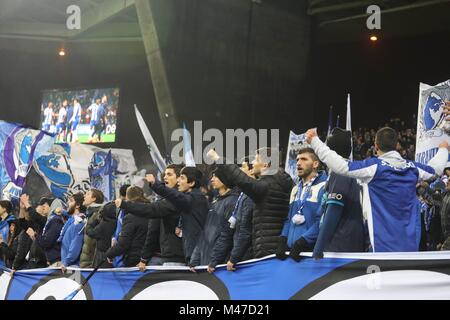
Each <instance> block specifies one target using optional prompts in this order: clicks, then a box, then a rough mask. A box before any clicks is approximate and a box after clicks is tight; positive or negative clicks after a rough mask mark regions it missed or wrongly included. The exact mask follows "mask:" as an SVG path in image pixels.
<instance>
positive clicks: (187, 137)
mask: <svg viewBox="0 0 450 320" xmlns="http://www.w3.org/2000/svg"><path fill="white" fill-rule="evenodd" d="M183 144H184V150H183V152H184V162H185V163H186V167H195V160H194V154H193V153H192V147H191V134H190V133H189V131H188V130H187V129H186V125H185V124H184V123H183Z"/></svg>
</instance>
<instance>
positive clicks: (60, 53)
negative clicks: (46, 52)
mask: <svg viewBox="0 0 450 320" xmlns="http://www.w3.org/2000/svg"><path fill="white" fill-rule="evenodd" d="M58 55H59V56H60V57H64V56H65V55H66V50H65V49H64V48H61V49H60V50H59V52H58Z"/></svg>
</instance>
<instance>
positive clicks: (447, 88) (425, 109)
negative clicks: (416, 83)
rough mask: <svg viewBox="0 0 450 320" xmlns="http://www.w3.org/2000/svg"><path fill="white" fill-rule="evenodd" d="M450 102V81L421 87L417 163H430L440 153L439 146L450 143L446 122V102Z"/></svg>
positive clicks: (448, 125)
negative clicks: (445, 141)
mask: <svg viewBox="0 0 450 320" xmlns="http://www.w3.org/2000/svg"><path fill="white" fill-rule="evenodd" d="M446 100H447V101H450V80H447V81H446V82H442V83H439V84H437V85H435V86H429V85H427V84H424V83H421V84H420V87H419V108H418V114H417V135H416V136H417V138H416V161H417V162H420V163H424V164H426V163H428V161H430V160H431V158H433V157H434V156H435V154H436V153H437V151H438V146H439V144H440V143H441V142H442V141H444V140H447V141H448V142H449V143H450V136H449V134H450V122H449V121H446V120H445V114H444V106H445V101H446ZM449 165H450V164H449Z"/></svg>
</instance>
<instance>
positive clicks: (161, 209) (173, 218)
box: [125, 164, 185, 271]
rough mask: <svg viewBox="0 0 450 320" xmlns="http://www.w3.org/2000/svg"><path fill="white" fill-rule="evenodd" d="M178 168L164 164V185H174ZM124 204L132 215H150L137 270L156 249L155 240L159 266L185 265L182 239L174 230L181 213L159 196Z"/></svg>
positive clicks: (141, 268) (178, 173)
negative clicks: (142, 201) (153, 200)
mask: <svg viewBox="0 0 450 320" xmlns="http://www.w3.org/2000/svg"><path fill="white" fill-rule="evenodd" d="M180 169H181V168H180V166H178V165H175V164H171V165H168V166H167V167H166V169H165V170H164V184H165V185H166V187H168V188H173V189H175V188H177V186H178V185H177V180H178V178H179V176H180ZM125 207H127V208H129V209H130V212H132V214H136V215H141V216H145V217H148V218H150V220H149V221H148V229H147V238H146V239H145V245H144V248H143V249H142V253H141V261H140V262H139V264H138V267H139V270H140V271H145V267H146V266H147V263H148V262H149V260H150V259H151V257H152V254H154V252H155V251H157V249H158V243H159V249H160V251H161V260H162V264H163V265H165V266H176V265H180V266H181V265H185V259H184V253H183V242H182V239H181V238H180V237H178V236H177V235H176V234H175V229H176V227H177V226H178V224H179V222H180V217H181V216H180V211H179V210H177V208H175V206H174V205H173V204H171V203H170V202H168V201H167V200H166V199H159V200H157V201H155V202H153V203H136V202H134V203H127V204H126V205H125ZM158 237H159V239H158Z"/></svg>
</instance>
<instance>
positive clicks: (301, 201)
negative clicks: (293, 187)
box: [297, 175, 318, 213]
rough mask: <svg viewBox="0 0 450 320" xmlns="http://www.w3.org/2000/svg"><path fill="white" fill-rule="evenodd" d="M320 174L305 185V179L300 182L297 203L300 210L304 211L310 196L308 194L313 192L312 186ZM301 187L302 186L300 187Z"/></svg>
mask: <svg viewBox="0 0 450 320" xmlns="http://www.w3.org/2000/svg"><path fill="white" fill-rule="evenodd" d="M317 177H318V175H316V176H315V177H314V178H312V179H311V180H310V181H309V182H308V183H307V184H306V185H305V186H304V187H303V181H300V182H299V183H298V192H297V203H298V205H299V207H300V208H299V209H298V212H299V213H300V212H302V210H303V207H304V206H305V204H306V199H307V198H308V196H309V195H310V193H311V187H312V185H313V183H314V181H316V179H317ZM300 187H301V188H300ZM303 190H305V192H303V197H302V191H303Z"/></svg>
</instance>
